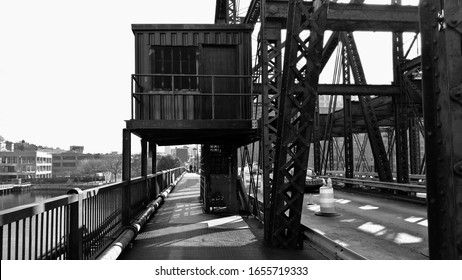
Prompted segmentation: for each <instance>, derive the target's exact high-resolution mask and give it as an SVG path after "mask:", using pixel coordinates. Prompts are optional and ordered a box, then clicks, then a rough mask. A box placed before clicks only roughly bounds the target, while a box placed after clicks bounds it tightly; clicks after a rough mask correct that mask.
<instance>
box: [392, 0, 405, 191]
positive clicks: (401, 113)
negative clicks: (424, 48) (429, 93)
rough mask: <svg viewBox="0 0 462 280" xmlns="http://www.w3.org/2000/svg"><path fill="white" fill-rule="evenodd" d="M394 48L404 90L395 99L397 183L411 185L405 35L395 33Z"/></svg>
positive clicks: (396, 73)
mask: <svg viewBox="0 0 462 280" xmlns="http://www.w3.org/2000/svg"><path fill="white" fill-rule="evenodd" d="M392 3H393V4H396V5H401V0H392ZM392 40H393V42H392V48H393V52H392V54H393V83H394V84H395V85H401V86H402V90H401V92H400V94H399V95H397V96H394V97H393V106H394V110H395V137H396V181H397V182H398V183H409V163H408V137H407V124H408V120H407V117H408V114H407V108H408V107H409V103H408V102H407V101H408V98H407V96H406V92H405V89H404V87H405V85H404V83H403V82H402V80H403V79H402V78H401V77H402V75H403V72H402V70H401V61H402V60H403V59H404V51H403V34H402V33H400V32H395V33H393V34H392Z"/></svg>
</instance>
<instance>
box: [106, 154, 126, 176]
mask: <svg viewBox="0 0 462 280" xmlns="http://www.w3.org/2000/svg"><path fill="white" fill-rule="evenodd" d="M102 160H103V163H104V164H103V165H104V171H106V172H108V173H110V174H111V175H112V176H114V180H113V181H114V182H116V181H117V175H118V174H120V173H121V172H122V155H120V154H111V155H105V156H103V159H102Z"/></svg>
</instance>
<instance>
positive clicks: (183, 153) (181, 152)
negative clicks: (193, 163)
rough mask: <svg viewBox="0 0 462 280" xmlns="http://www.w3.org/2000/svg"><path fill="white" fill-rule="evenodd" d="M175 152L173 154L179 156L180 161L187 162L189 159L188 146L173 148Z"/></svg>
mask: <svg viewBox="0 0 462 280" xmlns="http://www.w3.org/2000/svg"><path fill="white" fill-rule="evenodd" d="M174 151H175V154H174V156H175V157H177V158H179V159H180V161H181V163H185V162H188V160H189V151H188V147H184V148H175V150H174Z"/></svg>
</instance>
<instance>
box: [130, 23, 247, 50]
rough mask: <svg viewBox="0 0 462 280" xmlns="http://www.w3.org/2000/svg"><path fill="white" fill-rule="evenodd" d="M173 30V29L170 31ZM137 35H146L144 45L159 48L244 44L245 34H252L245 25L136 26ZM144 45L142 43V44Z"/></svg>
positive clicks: (134, 30) (134, 27)
mask: <svg viewBox="0 0 462 280" xmlns="http://www.w3.org/2000/svg"><path fill="white" fill-rule="evenodd" d="M169 28H172V29H169ZM132 29H133V32H134V33H135V34H140V33H141V34H145V36H146V39H145V41H144V44H146V45H157V46H198V45H199V44H242V43H243V38H242V36H243V34H246V33H247V34H248V33H251V32H252V29H251V28H250V27H249V26H247V25H244V26H243V27H242V28H239V26H238V27H234V28H231V27H229V26H228V25H224V26H220V25H218V26H217V25H156V24H154V25H134V26H133V27H132ZM140 43H142V42H140Z"/></svg>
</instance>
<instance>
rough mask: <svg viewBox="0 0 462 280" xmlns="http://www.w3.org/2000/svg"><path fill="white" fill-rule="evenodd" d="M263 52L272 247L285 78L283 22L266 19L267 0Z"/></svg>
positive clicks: (267, 229)
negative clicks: (278, 144)
mask: <svg viewBox="0 0 462 280" xmlns="http://www.w3.org/2000/svg"><path fill="white" fill-rule="evenodd" d="M260 9H261V13H262V16H261V30H260V54H261V75H262V81H261V82H262V89H263V90H262V118H261V119H262V125H261V127H262V139H261V142H260V143H261V146H262V147H261V148H260V150H261V151H262V152H261V156H262V165H263V178H262V179H263V197H264V198H263V208H264V238H265V244H267V245H269V246H271V229H272V222H273V220H272V216H271V209H272V207H274V206H273V205H272V197H271V190H272V188H273V178H272V173H273V169H274V154H275V150H274V149H275V145H276V144H275V143H276V138H277V131H278V130H277V118H278V116H279V110H278V109H279V99H280V95H281V80H282V48H283V45H282V43H281V28H282V27H281V24H280V22H277V21H276V22H274V21H271V20H268V19H266V18H265V17H264V16H263V15H264V14H265V12H264V11H265V9H266V1H265V0H262V1H261V6H260Z"/></svg>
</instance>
